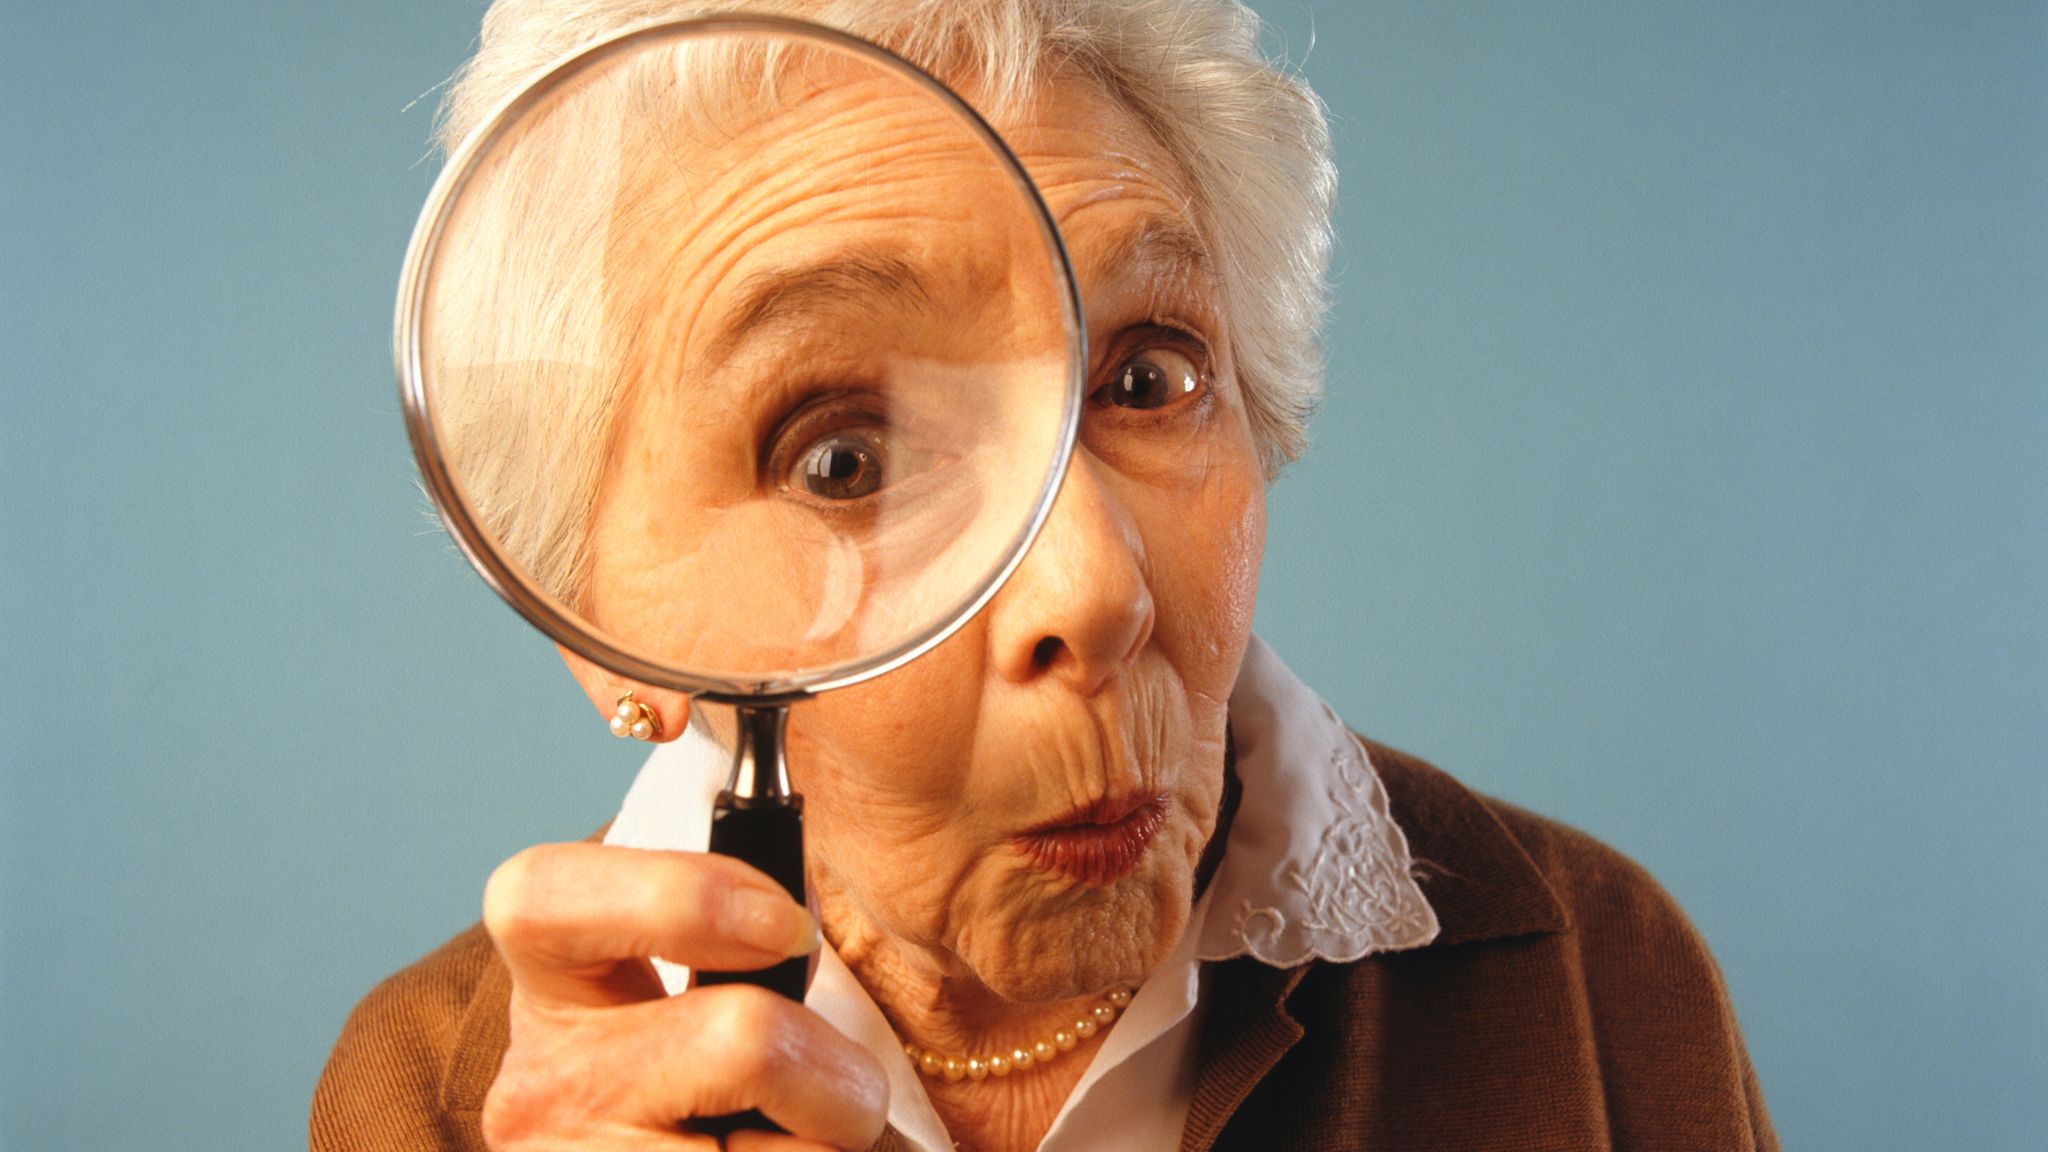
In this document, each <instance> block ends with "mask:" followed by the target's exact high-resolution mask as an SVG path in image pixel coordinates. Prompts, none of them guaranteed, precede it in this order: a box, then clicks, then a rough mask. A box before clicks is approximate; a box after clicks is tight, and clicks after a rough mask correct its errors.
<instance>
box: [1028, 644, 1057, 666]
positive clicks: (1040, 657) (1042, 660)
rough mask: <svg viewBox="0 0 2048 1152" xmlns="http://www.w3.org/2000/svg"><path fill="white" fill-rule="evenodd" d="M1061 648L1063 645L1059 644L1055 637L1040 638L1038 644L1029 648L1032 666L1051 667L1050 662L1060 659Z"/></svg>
mask: <svg viewBox="0 0 2048 1152" xmlns="http://www.w3.org/2000/svg"><path fill="white" fill-rule="evenodd" d="M1062 647H1064V645H1062V644H1061V643H1060V638H1059V637H1057V636H1046V637H1043V638H1041V639H1040V640H1039V641H1038V643H1036V644H1034V645H1032V646H1031V663H1032V665H1033V666H1034V667H1038V668H1050V667H1052V662H1053V661H1055V660H1057V659H1059V658H1060V649H1061V648H1062Z"/></svg>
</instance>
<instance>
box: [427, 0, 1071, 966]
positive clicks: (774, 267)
mask: <svg viewBox="0 0 2048 1152" xmlns="http://www.w3.org/2000/svg"><path fill="white" fill-rule="evenodd" d="M396 345H397V346H396V351H397V362H398V374H399V379H400V384H401V391H402V394H403V399H404V404H405V412H406V419H407V426H408V429H409V431H410V433H411V436H412V441H413V446H414V450H415V454H416V456H417V459H418V462H419V468H420V472H421V475H422V477H423V478H424V480H425V483H426V487H427V490H428V492H429V494H430V495H431V497H432V499H433V501H434V504H435V506H436V508H437V509H438V510H439V511H440V514H441V516H442V518H443V520H444V521H445V522H446V524H447V526H448V528H449V530H450V532H451V533H452V534H453V536H454V538H455V540H456V541H457V543H458V544H459V545H460V546H461V548H462V550H463V552H464V553H465V554H466V555H467V556H468V557H469V559H470V561H471V562H472V563H473V564H474V565H475V566H476V569H477V571H478V572H480V573H481V574H482V575H483V577H484V579H485V580H486V581H487V582H489V584H490V585H491V587H492V588H494V589H496V590H497V592H498V593H499V595H501V596H503V597H504V598H505V600H507V601H508V602H509V603H510V604H511V605H512V606H513V607H514V608H516V609H517V610H518V611H519V612H520V614H521V615H523V616H525V617H526V618H527V619H528V620H529V621H531V622H532V623H533V624H534V625H535V626H536V627H538V628H539V629H540V630H541V631H542V632H544V633H546V634H547V635H548V636H550V637H552V638H553V639H554V640H556V641H557V642H558V643H560V644H562V645H563V646H564V647H566V648H568V649H569V650H571V651H573V652H576V653H578V654H580V655H581V656H583V657H585V658H587V659H589V660H591V661H593V662H594V663H596V664H599V665H602V666H603V667H605V668H608V669H610V670H612V671H613V672H615V673H617V674H619V675H620V676H622V677H625V678H626V679H628V680H630V681H633V682H636V683H641V684H646V685H653V686H659V687H663V688H669V689H674V690H677V691H680V692H685V693H689V694H692V695H693V696H695V697H696V698H697V699H700V700H705V701H713V702H721V703H724V704H729V705H731V706H732V707H733V708H734V709H735V715H736V718H737V723H736V725H735V733H734V748H733V761H732V773H731V777H730V779H729V780H728V782H727V786H726V788H725V790H724V791H723V792H721V793H720V795H719V797H718V800H717V811H716V812H715V813H714V817H713V825H712V840H711V847H712V849H713V850H714V851H719V852H725V853H728V854H731V855H735V856H739V857H741V858H743V859H746V860H748V861H749V862H751V863H753V864H754V865H756V866H757V867H760V868H761V869H763V870H764V871H766V872H767V873H769V874H770V875H772V876H774V877H775V878H776V879H777V880H779V881H780V882H781V883H782V884H783V885H784V887H786V888H788V889H789V891H790V893H791V895H792V896H793V897H795V898H796V899H797V900H798V901H799V902H802V901H803V900H804V898H805V893H804V876H803V858H802V817H801V811H802V803H801V798H800V797H798V796H796V795H794V794H793V793H792V792H791V790H790V788H789V783H788V775H787V771H786V766H785V763H784V756H783V741H782V736H783V731H784V726H785V723H786V720H787V716H788V709H789V707H790V706H791V705H793V704H795V703H797V702H799V701H801V700H803V699H805V698H806V697H808V696H811V695H814V694H816V693H819V692H824V691H828V690H831V689H834V688H839V687H844V686H846V685H850V684H855V683H858V682H860V681H863V680H867V679H870V678H872V677H875V676H880V675H883V674H884V673H887V672H888V671H890V670H891V669H893V668H896V667H898V666H900V665H902V664H904V663H905V662H906V661H909V660H911V659H914V658H915V657H917V656H918V655H919V654H920V653H922V652H925V651H926V650H928V649H930V648H931V647H933V646H934V645H936V644H938V643H939V642H940V641H942V640H944V639H945V638H946V637H947V636H948V635H950V634H951V633H952V632H953V631H954V630H955V629H957V628H959V627H960V626H961V625H962V624H963V623H964V622H966V621H967V620H968V619H969V618H970V617H972V616H973V615H974V613H975V612H976V611H978V610H979V609H980V608H981V607H982V606H983V605H984V604H986V603H987V602H988V600H989V598H990V597H991V596H993V595H994V594H995V592H996V590H997V588H998V587H1000V586H1001V584H1002V583H1003V581H1004V579H1005V578H1006V577H1007V576H1008V575H1009V574H1010V572H1011V571H1012V570H1013V569H1014V568H1015V567H1016V566H1017V564H1018V562H1019V560H1020V559H1021V558H1022V556H1023V554H1024V552H1025V550H1026V549H1027V548H1028V547H1029V546H1030V544H1031V541H1032V538H1033V537H1034V535H1035V534H1036V533H1037V531H1038V528H1039V526H1040V525H1041V524H1042V523H1043V522H1044V520H1045V518H1046V516H1047V514H1048V513H1049V511H1050V509H1051V506H1052V501H1053V498H1054V496H1055V494H1056V492H1057V490H1058V487H1059V484H1060V480H1061V477H1062V476H1063V475H1064V472H1065V468H1066V464H1067V460H1068V457H1069V455H1070V454H1071V452H1072V449H1073V445H1074V438H1075V431H1076V427H1077V424H1078V421H1079V418H1080V412H1081V404H1082V396H1083V378H1084V371H1085V364H1086V357H1085V351H1084V336H1083V326H1082V321H1081V309H1080V303H1079V299H1078V296H1077V294H1076V290H1075V285H1074V278H1073V273H1072V270H1071V268H1070V267H1069V265H1068V262H1067V257H1066V253H1065V251H1064V249H1063V247H1062V244H1061V240H1060V236H1059V232H1058V230H1057V228H1056V227H1055V225H1054V222H1053V220H1052V218H1051V216H1050V215H1049V213H1048V211H1047V209H1046V207H1045V204H1044V203H1043V202H1042V200H1041V199H1040V198H1039V195H1038V193H1037V190H1036V189H1035V188H1034V187H1033V185H1032V183H1031V181H1030V179H1029V178H1028V177H1027V176H1026V174H1025V172H1024V170H1023V168H1022V166H1021V165H1020V164H1019V163H1018V161H1017V159H1016V157H1015V156H1013V155H1012V154H1011V152H1010V151H1009V149H1008V148H1007V147H1006V146H1005V145H1004V143H1003V141H1002V140H1001V139H1000V138H999V137H998V136H997V135H996V133H995V132H994V131H993V130H992V129H991V128H990V127H989V126H988V125H987V124H986V123H985V122H983V120H982V119H981V118H980V117H979V116H977V115H976V114H975V113H974V112H973V111H972V110H971V109H970V108H969V107H968V106H967V104H966V103H965V102H964V101H962V100H961V99H960V98H959V97H958V96H956V95H954V94H953V93H952V92H951V91H949V90H948V89H947V88H946V87H945V86H944V85H942V84H941V83H939V82H938V81H937V80H935V79H934V78H933V77H931V76H930V75H928V74H926V73H924V72H923V71H921V70H919V69H918V68H916V67H914V66H912V65H911V64H909V63H907V62H905V61H903V60H901V59H899V58H897V57H895V56H894V55H891V54H890V53H888V52H886V51H884V50H882V49H880V48H878V47H875V46H873V45H870V44H868V43H866V42H864V41H861V40H858V39H855V38H853V37H850V36H846V35H843V34H840V33H837V32H832V31H829V30H826V29H823V28H820V27H817V26H814V25H809V24H805V23H802V22H798V21H792V20H786V19H780V18H766V17H717V18H705V19H693V20H685V21H671V22H665V23H659V24H654V25H648V26H644V27H640V28H637V29H635V30H632V31H629V32H627V33H625V34H623V35H620V36H618V37H617V38H615V39H612V40H609V41H607V42H605V43H602V44H599V45H596V46H594V47H591V48H588V49H586V50H584V51H582V52H580V53H579V54H577V55H575V56H573V57H571V58H569V59H567V60H565V61H563V62H561V63H560V64H558V65H557V66H555V67H554V68H553V69H551V70H550V71H548V72H547V73H546V74H544V75H542V76H541V77H539V78H538V79H537V80H535V81H534V82H532V83H531V84H530V85H528V86H527V87H526V88H525V89H524V90H522V91H521V92H520V93H518V94H517V95H516V96H515V97H513V98H512V99H511V100H509V101H508V102H507V103H506V104H504V105H503V106H502V107H501V108H500V109H499V110H498V111H497V112H496V113H495V114H494V115H493V116H492V117H490V118H489V119H488V120H487V121H486V122H485V123H484V124H483V125H482V126H481V127H480V128H479V129H478V130H477V131H476V132H475V133H473V134H472V135H471V136H470V137H469V139H468V140H466V141H465V142H464V143H463V144H462V145H461V147H460V148H458V149H457V150H456V152H455V153H454V155H453V156H452V157H451V159H450V161H449V163H448V166H447V168H446V170H445V171H444V172H443V173H442V174H441V177H440V179H439V181H438V182H437V184H436V185H435V187H434V190H433V192H432V194H431V196H430V197H429V199H428V202H427V205H426V208H425V210H424V212H423V213H422V215H421V217H420V221H419V224H418V227H417V229H416V231H415V232H414V235H413V239H412V245H411V248H410V251H409V252H408V254H407V257H406V265H405V273H404V278H403V281H402V283H401V286H400V291H399V301H398V315H397V337H396ZM875 767H876V770H877V771H884V770H886V766H883V765H877V766H875ZM734 978H737V979H745V980H748V981H751V982H755V983H761V984H764V985H766V986H768V987H771V988H773V989H775V990H777V991H779V992H781V993H783V994H784V995H787V996H790V997H791V998H793V999H801V998H802V996H803V991H804V978H805V965H804V963H803V961H801V960H797V961H791V962H787V963H785V964H783V965H781V966H778V967H776V968H772V969H769V970H766V971H765V972H761V973H751V974H742V975H739V976H737V977H734V976H729V975H723V974H715V973H703V974H700V977H699V981H700V983H711V982H718V981H722V980H728V979H734Z"/></svg>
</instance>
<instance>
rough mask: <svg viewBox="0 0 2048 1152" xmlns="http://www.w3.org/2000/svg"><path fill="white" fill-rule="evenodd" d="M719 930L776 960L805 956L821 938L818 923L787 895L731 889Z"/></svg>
mask: <svg viewBox="0 0 2048 1152" xmlns="http://www.w3.org/2000/svg"><path fill="white" fill-rule="evenodd" d="M720 927H722V928H724V929H725V931H726V932H727V934H729V935H730V936H732V937H733V938H734V939H736V940H739V941H740V942H741V943H744V944H750V945H752V946H753V947H755V948H759V949H760V950H761V951H763V952H773V953H775V954H776V955H778V956H805V955H809V954H810V953H812V952H815V951H817V950H818V945H819V944H820V943H821V942H822V941H823V937H822V936H821V935H820V934H819V932H818V921H817V919H816V918H815V917H813V916H812V915H811V914H810V912H809V911H807V910H806V909H805V908H804V907H803V906H802V905H800V904H798V903H796V902H795V901H794V900H791V899H790V898H789V896H788V894H787V893H784V892H770V891H767V890H766V889H761V888H734V889H732V890H731V891H730V892H728V893H727V894H726V898H725V912H724V915H723V917H722V923H721V924H720Z"/></svg>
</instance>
